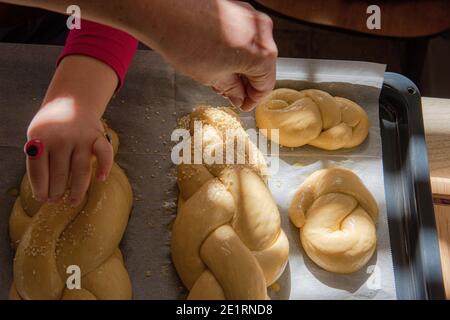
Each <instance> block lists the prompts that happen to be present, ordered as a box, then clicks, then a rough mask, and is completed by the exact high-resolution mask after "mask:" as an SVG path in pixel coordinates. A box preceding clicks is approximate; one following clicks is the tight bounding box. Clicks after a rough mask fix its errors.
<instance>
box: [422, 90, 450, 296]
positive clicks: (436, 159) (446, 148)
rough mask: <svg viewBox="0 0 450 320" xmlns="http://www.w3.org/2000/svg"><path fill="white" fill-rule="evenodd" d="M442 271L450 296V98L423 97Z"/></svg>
mask: <svg viewBox="0 0 450 320" xmlns="http://www.w3.org/2000/svg"><path fill="white" fill-rule="evenodd" d="M422 109H423V118H424V126H425V136H426V140H427V146H428V160H429V165H430V177H431V188H432V191H433V198H434V203H435V206H434V214H435V216H436V224H437V230H438V235H439V247H440V250H441V263H442V272H443V274H444V283H445V290H446V294H447V299H450V99H438V98H426V97H424V98H422Z"/></svg>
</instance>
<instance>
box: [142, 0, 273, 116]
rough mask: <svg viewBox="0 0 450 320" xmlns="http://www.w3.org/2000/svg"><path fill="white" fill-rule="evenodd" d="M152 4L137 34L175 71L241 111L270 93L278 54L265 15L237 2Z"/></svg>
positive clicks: (206, 0)
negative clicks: (204, 86) (153, 5)
mask: <svg viewBox="0 0 450 320" xmlns="http://www.w3.org/2000/svg"><path fill="white" fill-rule="evenodd" d="M153 2H154V3H155V9H154V10H152V12H150V13H149V14H150V17H149V18H148V19H147V20H148V23H149V25H148V27H147V28H145V29H144V28H142V25H141V24H139V25H137V24H136V26H135V29H136V30H137V31H136V32H137V33H138V36H139V37H140V38H142V39H144V40H147V42H148V43H150V45H151V46H152V48H154V49H155V50H156V51H158V52H159V53H160V54H162V56H163V57H164V58H165V59H166V60H167V61H168V62H170V63H171V64H173V65H174V66H175V68H176V69H177V70H179V71H181V72H182V73H185V74H186V75H188V76H190V77H192V78H193V79H195V80H197V81H199V82H200V83H202V84H204V85H207V86H211V87H213V88H214V89H215V90H216V91H217V92H218V93H220V94H222V95H224V96H226V97H228V98H229V99H230V100H231V102H232V103H233V104H234V105H235V106H237V107H241V109H243V110H245V111H249V110H251V109H252V108H253V107H255V105H256V103H257V102H258V101H259V100H260V99H261V98H262V97H264V96H265V95H266V94H268V93H269V92H270V91H271V90H272V89H273V87H274V84H275V77H276V70H275V69H276V68H275V67H276V58H277V55H278V51H277V46H276V44H275V42H274V40H273V35H272V20H271V19H270V18H269V17H268V16H267V15H265V14H263V13H260V12H258V11H256V10H255V9H254V8H253V7H252V6H250V5H249V4H247V3H244V2H240V1H228V0H182V1H181V0H172V1H153ZM138 22H139V21H136V23H138Z"/></svg>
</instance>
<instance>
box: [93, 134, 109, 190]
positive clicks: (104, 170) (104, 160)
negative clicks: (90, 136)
mask: <svg viewBox="0 0 450 320" xmlns="http://www.w3.org/2000/svg"><path fill="white" fill-rule="evenodd" d="M92 153H93V154H94V156H95V158H96V159H97V171H96V174H95V175H96V177H97V179H100V180H101V181H105V180H106V178H107V177H108V175H109V172H110V171H111V167H112V164H113V159H114V152H113V147H112V145H111V143H109V142H108V140H107V139H106V138H105V137H103V136H102V137H99V138H97V140H95V142H94V145H93V146H92Z"/></svg>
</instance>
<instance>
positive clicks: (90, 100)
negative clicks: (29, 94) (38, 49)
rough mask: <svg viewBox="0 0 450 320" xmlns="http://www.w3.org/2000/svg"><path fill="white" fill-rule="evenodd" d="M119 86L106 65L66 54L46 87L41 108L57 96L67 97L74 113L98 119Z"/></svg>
mask: <svg viewBox="0 0 450 320" xmlns="http://www.w3.org/2000/svg"><path fill="white" fill-rule="evenodd" d="M117 85H118V77H117V75H116V73H115V72H114V70H113V69H112V68H111V67H109V66H108V65H106V64H104V63H103V62H101V61H98V60H96V59H93V58H90V57H87V56H81V55H71V56H68V57H65V58H64V59H63V60H62V61H61V63H60V64H59V66H58V68H57V69H56V72H55V75H54V76H53V79H52V81H51V83H50V86H49V88H48V90H47V94H46V96H45V98H44V101H43V103H42V108H45V107H46V106H48V105H51V104H52V102H53V101H55V100H57V99H69V100H70V101H71V103H70V105H71V107H72V108H74V110H72V111H73V112H76V113H78V114H79V115H89V116H92V117H95V118H98V119H100V118H101V116H102V115H103V113H104V111H105V109H106V106H107V105H108V102H109V100H110V99H111V97H112V95H113V94H114V91H115V89H116V88H117Z"/></svg>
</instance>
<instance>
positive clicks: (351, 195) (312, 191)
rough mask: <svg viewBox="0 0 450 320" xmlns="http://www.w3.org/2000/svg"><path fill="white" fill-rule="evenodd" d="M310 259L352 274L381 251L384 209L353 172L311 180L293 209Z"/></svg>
mask: <svg viewBox="0 0 450 320" xmlns="http://www.w3.org/2000/svg"><path fill="white" fill-rule="evenodd" d="M289 217H290V219H291V222H292V223H293V224H294V225H295V226H296V227H298V228H300V240H301V243H302V246H303V248H304V250H305V252H306V254H307V255H308V256H309V257H310V258H311V260H313V261H314V262H315V263H317V264H318V265H319V266H321V267H322V268H324V269H325V270H328V271H331V272H337V273H351V272H355V271H357V270H359V269H360V268H361V267H363V266H364V265H365V264H366V263H367V262H368V261H369V259H370V258H371V257H372V255H373V253H374V251H375V248H376V242H377V239H376V229H375V224H376V221H377V219H378V206H377V204H376V202H375V199H374V198H373V196H372V194H371V193H370V192H369V191H368V190H367V188H366V187H365V186H364V185H363V183H362V181H361V180H360V179H359V178H358V176H356V175H355V174H354V173H353V172H352V171H350V170H348V169H343V168H330V169H322V170H319V171H316V172H314V173H313V174H312V175H310V176H309V177H308V178H307V179H306V180H305V181H304V182H303V183H302V184H301V186H300V187H299V189H298V190H297V192H296V194H295V196H294V199H293V200H292V203H291V205H290V207H289Z"/></svg>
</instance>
